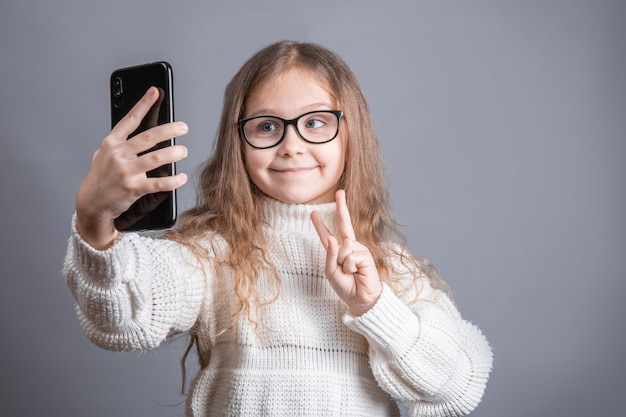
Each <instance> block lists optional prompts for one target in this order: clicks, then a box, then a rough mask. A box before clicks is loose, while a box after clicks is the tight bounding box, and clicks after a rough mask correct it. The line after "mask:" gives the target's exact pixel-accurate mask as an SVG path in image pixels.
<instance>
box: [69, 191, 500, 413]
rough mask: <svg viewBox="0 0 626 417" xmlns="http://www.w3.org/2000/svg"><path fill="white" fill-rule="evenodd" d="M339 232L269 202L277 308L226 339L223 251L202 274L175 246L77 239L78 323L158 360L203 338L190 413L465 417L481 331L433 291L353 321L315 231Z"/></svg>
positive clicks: (482, 358) (228, 292)
mask: <svg viewBox="0 0 626 417" xmlns="http://www.w3.org/2000/svg"><path fill="white" fill-rule="evenodd" d="M313 210H317V211H319V212H320V213H321V214H322V216H323V217H324V219H325V221H326V223H327V224H328V225H329V226H330V227H331V229H332V228H333V227H335V226H334V225H335V204H334V203H329V204H320V205H294V204H284V203H280V202H277V201H275V200H268V201H266V204H265V208H264V216H265V218H264V221H265V222H264V228H265V231H266V234H267V236H268V247H267V251H268V254H269V257H270V260H271V261H272V263H273V264H274V265H275V267H276V269H277V271H278V273H279V275H280V288H277V286H276V284H275V283H274V280H273V278H272V277H271V273H270V271H269V269H268V270H262V271H261V274H260V277H259V282H258V283H257V289H258V292H259V296H260V297H261V299H262V301H270V300H272V299H273V298H274V297H275V296H276V295H277V294H278V297H277V298H276V299H275V300H274V301H273V302H271V303H270V304H267V305H265V306H264V307H263V308H262V310H261V311H262V313H259V312H258V311H257V312H256V314H255V315H254V317H256V318H258V320H256V321H257V323H258V325H257V326H255V324H254V323H251V322H250V321H249V320H248V319H247V318H242V319H241V320H239V321H238V322H237V323H236V327H235V329H234V330H231V331H229V332H226V333H225V334H223V335H221V336H216V333H217V332H218V331H219V330H222V329H224V328H227V327H228V326H229V324H230V322H229V320H230V317H231V315H232V313H233V312H234V311H235V310H234V309H235V306H236V299H235V297H234V292H233V282H232V271H231V270H230V268H229V267H228V266H227V264H226V263H225V262H223V261H224V260H225V259H224V253H225V252H226V251H225V249H226V247H225V244H224V243H223V241H220V240H219V239H218V245H216V246H215V247H211V246H209V244H208V241H207V242H206V245H207V248H208V249H209V250H210V253H212V254H213V259H212V261H211V262H204V261H203V262H201V263H200V262H199V261H197V260H196V259H195V258H194V257H193V256H192V255H191V254H190V253H189V252H188V250H187V249H186V248H184V247H182V246H181V245H179V244H176V243H174V242H171V241H168V240H162V239H152V238H148V237H144V236H141V235H139V234H136V233H128V234H124V235H123V236H122V237H121V238H119V239H118V240H117V241H116V242H115V243H114V244H113V246H112V247H110V248H109V249H107V250H105V251H97V250H95V249H93V248H92V247H90V246H89V245H88V244H87V243H86V242H85V241H83V240H82V238H81V237H80V235H79V234H78V232H77V231H76V228H75V227H74V226H73V227H72V232H71V237H70V240H69V245H68V251H67V255H66V259H65V264H64V273H65V276H66V280H67V284H68V287H69V288H70V291H71V293H72V295H73V297H74V299H75V300H76V307H77V313H78V316H79V319H80V324H81V326H82V328H83V329H84V331H85V333H86V335H87V337H88V338H89V339H90V340H92V341H93V343H95V344H96V345H98V346H100V347H102V348H105V349H109V350H118V351H127V350H145V349H152V348H154V347H156V346H158V345H159V344H160V343H162V342H163V341H164V340H165V339H166V338H167V337H168V336H170V335H171V334H173V333H177V332H184V331H188V330H190V329H191V328H192V326H194V325H195V327H194V328H195V329H196V330H195V331H197V332H199V347H200V349H201V351H202V352H203V354H206V356H207V357H209V358H210V359H209V363H208V365H207V366H206V367H205V368H203V369H201V370H200V372H199V373H198V375H197V376H196V378H195V379H194V381H193V383H192V386H191V388H190V393H189V397H188V399H187V414H188V415H189V416H194V417H204V416H206V417H212V416H299V417H300V416H376V417H381V416H398V415H399V411H398V407H397V405H396V401H398V402H403V403H404V404H406V406H407V407H408V408H409V411H410V413H411V415H413V416H460V415H465V414H467V413H469V412H470V411H471V410H472V409H474V408H475V407H476V405H477V404H478V403H479V401H480V399H481V397H482V394H483V391H484V388H485V385H486V382H487V379H488V376H489V372H490V369H491V362H492V356H491V350H490V348H489V345H488V343H487V341H486V339H485V338H484V337H483V335H482V333H481V332H480V330H478V328H476V327H475V326H473V325H472V324H470V323H469V322H467V321H465V320H463V319H462V318H461V316H460V314H459V313H458V311H457V310H456V308H455V306H454V305H453V303H452V302H451V301H450V300H449V299H448V298H447V297H446V296H445V295H444V294H438V293H436V292H435V291H434V290H432V288H430V286H428V284H427V283H424V286H423V291H422V293H423V294H424V296H425V297H427V298H428V300H423V301H417V302H415V303H413V304H410V305H407V304H406V303H405V302H403V301H402V300H401V298H399V297H398V296H397V295H396V294H395V293H394V291H393V290H392V289H391V288H390V287H388V286H387V285H384V286H383V292H382V294H381V297H380V299H379V300H378V302H377V304H376V305H375V306H374V307H373V308H372V309H371V310H370V311H368V312H367V313H366V314H364V315H362V316H360V317H354V316H352V315H350V314H349V313H348V312H347V308H346V306H345V305H344V304H343V302H342V301H341V300H340V299H339V298H338V297H337V295H336V294H335V293H334V291H333V290H332V288H331V287H330V285H329V284H328V281H327V280H326V278H325V276H324V263H325V257H326V253H325V251H324V248H323V246H322V244H321V243H320V240H319V237H318V236H317V233H316V232H315V229H314V227H313V225H312V223H311V220H310V214H311V212H312V211H313Z"/></svg>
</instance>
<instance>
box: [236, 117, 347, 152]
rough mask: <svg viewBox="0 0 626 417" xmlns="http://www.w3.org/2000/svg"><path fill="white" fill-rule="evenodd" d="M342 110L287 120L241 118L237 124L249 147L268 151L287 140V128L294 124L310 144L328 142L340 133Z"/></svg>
mask: <svg viewBox="0 0 626 417" xmlns="http://www.w3.org/2000/svg"><path fill="white" fill-rule="evenodd" d="M342 117H343V112H342V111H341V110H318V111H311V112H308V113H304V114H303V115H301V116H298V117H296V118H295V119H291V120H286V119H283V118H281V117H278V116H255V117H250V118H248V119H241V120H239V121H238V122H237V123H238V124H239V129H240V130H241V131H242V132H243V137H244V139H245V140H246V142H247V143H248V145H250V146H252V147H253V148H257V149H267V148H271V147H273V146H276V145H278V144H279V143H281V142H282V141H283V139H285V134H286V133H287V127H289V125H293V126H294V127H295V128H296V130H297V132H298V134H299V135H300V137H301V138H302V139H303V140H304V141H305V142H309V143H318V144H319V143H326V142H330V141H331V140H333V139H335V138H336V137H337V134H339V121H340V120H341V118H342Z"/></svg>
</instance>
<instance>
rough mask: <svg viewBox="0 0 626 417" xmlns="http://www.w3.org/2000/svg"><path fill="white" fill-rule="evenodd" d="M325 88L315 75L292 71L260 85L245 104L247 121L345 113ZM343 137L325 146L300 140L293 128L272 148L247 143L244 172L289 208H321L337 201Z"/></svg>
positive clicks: (342, 154)
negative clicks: (293, 205) (290, 205)
mask: <svg viewBox="0 0 626 417" xmlns="http://www.w3.org/2000/svg"><path fill="white" fill-rule="evenodd" d="M337 105H338V103H337V101H336V99H335V98H334V97H333V96H332V95H331V94H330V93H329V92H328V91H327V88H325V85H324V84H323V83H320V82H319V80H318V79H317V78H316V77H314V76H313V75H312V74H311V73H309V72H306V71H302V70H299V69H291V70H288V71H287V72H285V73H283V74H281V75H280V76H278V77H275V78H273V79H270V80H267V81H265V82H262V83H261V84H260V85H259V86H258V87H257V88H256V90H255V91H254V92H253V94H252V95H251V96H250V98H249V99H248V101H247V103H246V112H245V114H244V118H249V117H254V116H260V115H271V116H278V117H281V118H283V119H287V120H290V119H294V118H296V117H298V116H300V115H302V114H304V113H307V112H311V111H315V110H341V109H338V108H337ZM344 135H345V132H344V127H343V126H341V128H340V131H339V134H338V135H337V137H336V138H335V139H334V140H332V141H330V142H327V143H321V144H314V143H308V142H305V141H304V140H302V138H301V137H300V136H299V134H298V132H297V131H296V129H295V126H293V125H291V126H288V127H287V130H286V133H285V138H284V139H283V140H282V142H280V143H279V144H278V145H276V146H274V147H273V148H268V149H256V148H253V147H252V146H250V145H249V144H248V143H244V153H245V157H246V168H247V170H248V174H249V175H250V178H251V179H252V182H254V184H255V185H256V186H257V187H258V188H259V189H260V190H261V191H263V192H264V193H265V194H267V195H268V196H270V197H273V198H275V199H277V200H280V201H283V202H286V203H301V204H318V203H328V202H332V201H334V194H335V191H337V189H338V184H339V178H340V177H341V174H342V173H343V168H344V163H345V138H344Z"/></svg>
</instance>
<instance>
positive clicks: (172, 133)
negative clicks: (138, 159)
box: [126, 122, 189, 155]
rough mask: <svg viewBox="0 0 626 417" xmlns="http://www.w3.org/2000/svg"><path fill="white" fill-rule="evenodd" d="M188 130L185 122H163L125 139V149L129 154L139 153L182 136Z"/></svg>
mask: <svg viewBox="0 0 626 417" xmlns="http://www.w3.org/2000/svg"><path fill="white" fill-rule="evenodd" d="M188 131H189V128H188V127H187V124H186V123H185V122H173V123H165V124H162V125H159V126H155V127H153V128H151V129H148V130H146V131H144V132H141V133H140V134H138V135H136V136H133V137H132V138H130V139H129V140H128V141H126V146H127V150H128V152H129V153H131V154H135V155H136V154H141V153H143V152H145V151H147V150H149V149H152V148H153V147H154V146H156V145H158V144H159V143H161V142H163V141H166V140H169V139H171V138H175V137H179V136H183V135H185V134H187V132H188Z"/></svg>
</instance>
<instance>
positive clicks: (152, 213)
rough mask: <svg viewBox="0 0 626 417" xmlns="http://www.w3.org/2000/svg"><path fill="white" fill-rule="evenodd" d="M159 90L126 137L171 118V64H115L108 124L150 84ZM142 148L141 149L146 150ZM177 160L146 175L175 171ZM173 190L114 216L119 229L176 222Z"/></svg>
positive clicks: (164, 226) (151, 227)
mask: <svg viewBox="0 0 626 417" xmlns="http://www.w3.org/2000/svg"><path fill="white" fill-rule="evenodd" d="M152 86H154V87H156V88H158V90H159V99H158V100H157V101H156V103H155V104H154V105H153V106H152V108H151V109H150V111H149V112H148V114H146V116H145V117H144V119H143V121H142V122H141V124H140V126H139V127H138V128H137V130H136V131H135V132H133V133H132V134H131V135H130V136H129V137H128V138H129V139H130V138H131V137H133V136H135V135H137V134H138V133H141V132H143V131H144V130H147V129H150V128H152V127H154V126H157V125H160V124H164V123H169V122H173V121H174V78H173V75H172V67H171V65H170V64H169V63H167V62H165V61H159V62H153V63H149V64H143V65H136V66H132V67H126V68H118V69H116V70H114V71H113V72H112V73H111V78H110V97H111V126H112V127H113V126H115V125H116V124H117V123H118V122H119V121H120V120H121V119H122V118H123V117H124V116H125V115H126V113H128V112H129V111H130V109H131V108H132V107H133V106H134V105H135V104H136V103H137V102H138V101H139V99H141V97H143V95H144V94H145V93H146V92H147V91H148V89H149V88H150V87H152ZM174 142H175V138H170V139H168V140H166V141H164V142H161V143H159V144H158V145H156V146H155V147H154V148H152V149H149V150H147V151H146V152H152V151H154V150H156V149H160V148H163V147H165V146H172V145H174ZM146 152H144V153H146ZM175 173H176V164H175V163H172V164H167V165H163V166H161V167H159V168H157V169H154V170H152V171H149V172H147V173H146V175H147V176H148V177H159V176H167V175H174V174H175ZM176 215H177V207H176V191H175V190H174V191H168V192H157V193H153V194H148V195H145V196H143V197H141V198H140V199H139V200H137V201H135V203H134V204H133V205H132V206H131V207H130V208H129V209H128V210H127V211H125V212H124V213H122V214H121V215H120V216H119V217H118V218H116V219H115V227H116V228H117V230H120V231H139V230H159V229H167V228H169V227H172V226H173V225H174V223H175V222H176Z"/></svg>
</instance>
